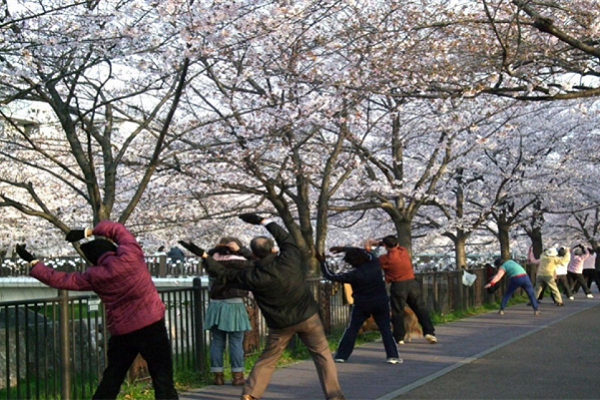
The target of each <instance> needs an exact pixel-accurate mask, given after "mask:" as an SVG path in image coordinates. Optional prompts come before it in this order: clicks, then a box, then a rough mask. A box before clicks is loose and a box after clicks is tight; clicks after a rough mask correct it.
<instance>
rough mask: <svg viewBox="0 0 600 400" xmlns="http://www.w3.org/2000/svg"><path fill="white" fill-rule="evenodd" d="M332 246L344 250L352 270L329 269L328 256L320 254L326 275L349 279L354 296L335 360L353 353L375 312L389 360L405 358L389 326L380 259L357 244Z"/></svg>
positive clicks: (388, 310) (337, 360)
mask: <svg viewBox="0 0 600 400" xmlns="http://www.w3.org/2000/svg"><path fill="white" fill-rule="evenodd" d="M330 250H331V251H332V252H334V253H341V252H344V253H345V255H344V261H345V262H347V263H348V264H350V265H351V266H352V267H353V269H352V270H351V271H348V272H345V273H341V274H334V273H332V272H331V271H330V270H329V266H328V265H327V262H326V261H325V258H324V257H320V261H321V271H322V272H323V276H324V277H325V278H327V279H329V280H331V281H336V282H344V283H349V284H350V285H351V286H352V297H353V298H354V306H353V307H352V315H351V316H350V323H349V324H348V327H347V328H346V330H345V331H344V335H343V336H342V340H340V344H339V345H338V348H337V351H336V352H335V356H334V358H335V362H346V360H347V359H348V358H349V357H350V354H352V350H354V343H355V342H356V336H357V335H358V331H359V330H360V328H361V326H362V324H363V323H364V322H365V321H366V320H367V318H369V317H370V316H371V315H372V316H373V319H374V320H375V322H376V323H377V327H378V328H379V331H380V332H381V339H382V341H383V346H384V347H385V353H386V356H387V362H388V363H389V364H400V363H401V362H402V359H401V358H400V357H399V356H398V347H397V346H396V342H395V341H394V336H392V329H391V328H390V320H391V319H390V304H389V302H390V299H389V297H388V294H387V291H386V290H385V282H384V281H383V274H382V272H381V266H380V265H379V260H378V259H377V257H375V256H374V255H373V254H371V253H369V252H367V251H366V250H363V249H359V248H356V247H332V248H331V249H330Z"/></svg>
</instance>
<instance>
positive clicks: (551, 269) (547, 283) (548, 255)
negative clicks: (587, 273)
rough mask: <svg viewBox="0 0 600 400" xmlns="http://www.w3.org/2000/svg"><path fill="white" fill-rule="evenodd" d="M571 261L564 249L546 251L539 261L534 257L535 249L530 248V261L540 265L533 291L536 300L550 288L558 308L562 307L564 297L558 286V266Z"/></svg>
mask: <svg viewBox="0 0 600 400" xmlns="http://www.w3.org/2000/svg"><path fill="white" fill-rule="evenodd" d="M568 259H569V256H568V254H567V251H566V250H565V248H564V247H561V248H560V249H558V250H557V249H554V248H551V249H546V250H544V251H543V252H542V254H541V256H540V258H539V259H537V258H535V256H534V255H533V247H530V248H529V261H530V262H531V263H532V264H537V265H538V270H537V276H536V283H535V288H534V290H533V292H534V294H535V298H536V299H539V296H540V294H541V293H542V292H543V291H544V289H545V288H546V287H549V288H550V292H551V293H552V299H554V303H555V304H556V305H557V306H562V305H563V302H562V296H561V295H560V291H559V290H558V286H556V281H555V279H556V266H557V265H559V264H562V263H563V262H565V261H566V260H568Z"/></svg>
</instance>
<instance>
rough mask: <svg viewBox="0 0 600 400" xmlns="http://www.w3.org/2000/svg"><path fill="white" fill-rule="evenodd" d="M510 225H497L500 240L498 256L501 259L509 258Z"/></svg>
mask: <svg viewBox="0 0 600 400" xmlns="http://www.w3.org/2000/svg"><path fill="white" fill-rule="evenodd" d="M509 229H510V225H504V224H499V225H498V240H500V257H501V258H502V260H508V259H510V237H509Z"/></svg>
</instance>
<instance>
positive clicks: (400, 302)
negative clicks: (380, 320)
mask: <svg viewBox="0 0 600 400" xmlns="http://www.w3.org/2000/svg"><path fill="white" fill-rule="evenodd" d="M390 300H391V303H392V327H393V331H394V339H396V342H398V341H400V340H404V336H405V335H406V330H405V329H404V307H406V306H408V307H410V308H411V309H412V310H413V311H414V312H415V314H416V316H417V319H418V320H419V324H421V328H423V335H433V334H434V332H435V330H434V328H433V323H432V322H431V318H430V317H429V312H428V311H427V307H426V306H425V302H424V301H423V293H422V291H421V285H419V282H417V281H416V280H415V279H409V280H406V281H400V282H392V285H391V287H390Z"/></svg>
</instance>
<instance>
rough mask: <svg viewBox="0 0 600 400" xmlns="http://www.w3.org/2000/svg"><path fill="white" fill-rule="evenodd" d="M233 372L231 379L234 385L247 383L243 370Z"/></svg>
mask: <svg viewBox="0 0 600 400" xmlns="http://www.w3.org/2000/svg"><path fill="white" fill-rule="evenodd" d="M231 374H232V375H233V379H232V380H231V384H232V385H233V386H242V385H243V384H244V383H246V380H245V379H244V373H243V372H232V373H231Z"/></svg>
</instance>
